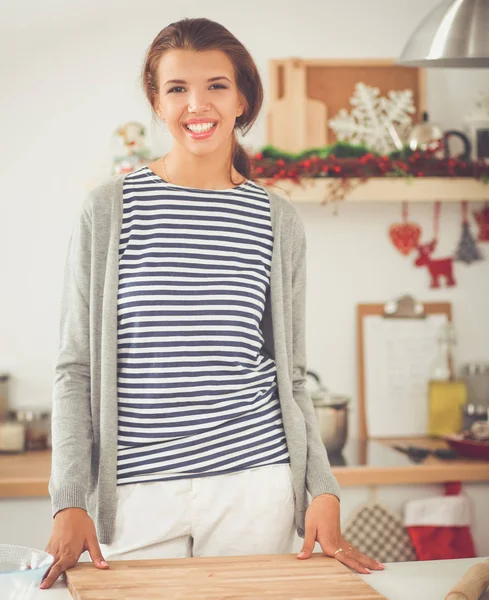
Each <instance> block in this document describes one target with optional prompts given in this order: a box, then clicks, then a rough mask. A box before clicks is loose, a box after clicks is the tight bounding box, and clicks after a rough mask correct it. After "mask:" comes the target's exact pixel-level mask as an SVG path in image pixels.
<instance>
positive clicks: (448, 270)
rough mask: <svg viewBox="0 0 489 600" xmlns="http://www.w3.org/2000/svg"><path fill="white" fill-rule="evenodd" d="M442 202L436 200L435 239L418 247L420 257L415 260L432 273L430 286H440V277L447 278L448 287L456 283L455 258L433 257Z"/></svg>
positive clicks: (418, 264)
mask: <svg viewBox="0 0 489 600" xmlns="http://www.w3.org/2000/svg"><path fill="white" fill-rule="evenodd" d="M440 210H441V203H440V202H435V207H434V214H433V239H432V240H431V242H428V243H427V244H421V245H419V246H418V247H417V250H418V257H417V258H416V260H415V261H414V264H415V266H416V267H427V269H428V271H429V274H430V279H431V283H430V287H432V288H439V287H440V278H444V279H445V283H446V286H447V287H452V286H454V285H456V283H457V282H456V281H455V278H454V276H453V258H452V257H449V258H435V259H433V258H431V254H432V253H433V252H434V251H435V248H436V246H437V244H438V230H439V225H440Z"/></svg>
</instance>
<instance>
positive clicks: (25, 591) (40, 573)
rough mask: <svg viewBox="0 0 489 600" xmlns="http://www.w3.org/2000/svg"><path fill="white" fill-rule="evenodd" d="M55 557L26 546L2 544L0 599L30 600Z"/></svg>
mask: <svg viewBox="0 0 489 600" xmlns="http://www.w3.org/2000/svg"><path fill="white" fill-rule="evenodd" d="M53 562H54V556H51V554H48V553H47V552H43V551H42V550H36V549H34V548H26V547H24V546H13V545H10V544H0V598H1V599H2V600H30V598H34V596H35V595H36V594H37V592H38V588H39V585H40V584H41V581H42V579H43V577H44V574H45V573H46V571H47V570H48V568H49V567H50V566H51V565H52V564H53Z"/></svg>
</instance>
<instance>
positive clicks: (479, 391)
mask: <svg viewBox="0 0 489 600" xmlns="http://www.w3.org/2000/svg"><path fill="white" fill-rule="evenodd" d="M460 377H461V379H463V380H464V381H465V385H466V386H467V403H468V404H473V405H474V406H485V407H486V408H489V363H476V362H473V363H467V364H465V365H463V366H462V368H461V369H460Z"/></svg>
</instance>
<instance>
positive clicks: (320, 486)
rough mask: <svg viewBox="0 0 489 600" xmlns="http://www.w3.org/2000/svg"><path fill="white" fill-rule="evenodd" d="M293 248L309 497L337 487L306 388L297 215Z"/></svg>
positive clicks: (298, 383) (302, 251) (297, 396)
mask: <svg viewBox="0 0 489 600" xmlns="http://www.w3.org/2000/svg"><path fill="white" fill-rule="evenodd" d="M294 221H295V223H294V233H293V238H292V239H293V248H292V351H293V356H292V362H293V381H292V384H293V395H294V400H295V401H296V403H297V404H298V406H299V407H300V409H301V411H302V414H303V416H304V422H305V426H306V435H307V467H306V487H307V490H308V491H309V493H310V494H311V496H312V497H313V498H314V497H315V496H319V495H320V494H334V495H335V496H337V498H338V499H339V497H340V488H339V485H338V482H337V480H336V478H335V476H334V475H333V473H332V471H331V466H330V463H329V459H328V453H327V451H326V448H325V446H324V444H323V442H322V440H321V436H320V432H319V425H318V422H317V418H316V413H315V411H314V405H313V403H312V399H311V395H310V393H309V392H308V391H307V388H306V373H307V360H306V275H307V274H306V270H307V265H306V235H305V231H304V225H303V223H302V220H301V219H300V217H299V215H296V218H295V220H294Z"/></svg>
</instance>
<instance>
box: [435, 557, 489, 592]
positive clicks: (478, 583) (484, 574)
mask: <svg viewBox="0 0 489 600" xmlns="http://www.w3.org/2000/svg"><path fill="white" fill-rule="evenodd" d="M488 586H489V560H484V561H483V562H480V563H477V564H476V565H472V566H471V567H470V569H469V570H468V571H467V572H466V573H465V575H464V576H463V577H462V579H461V580H460V581H459V582H458V583H457V584H456V585H455V586H454V587H453V588H452V589H451V590H450V592H449V593H448V594H447V596H446V598H445V600H479V598H480V597H481V594H483V593H484V591H485V590H486V589H487V587H488Z"/></svg>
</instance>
